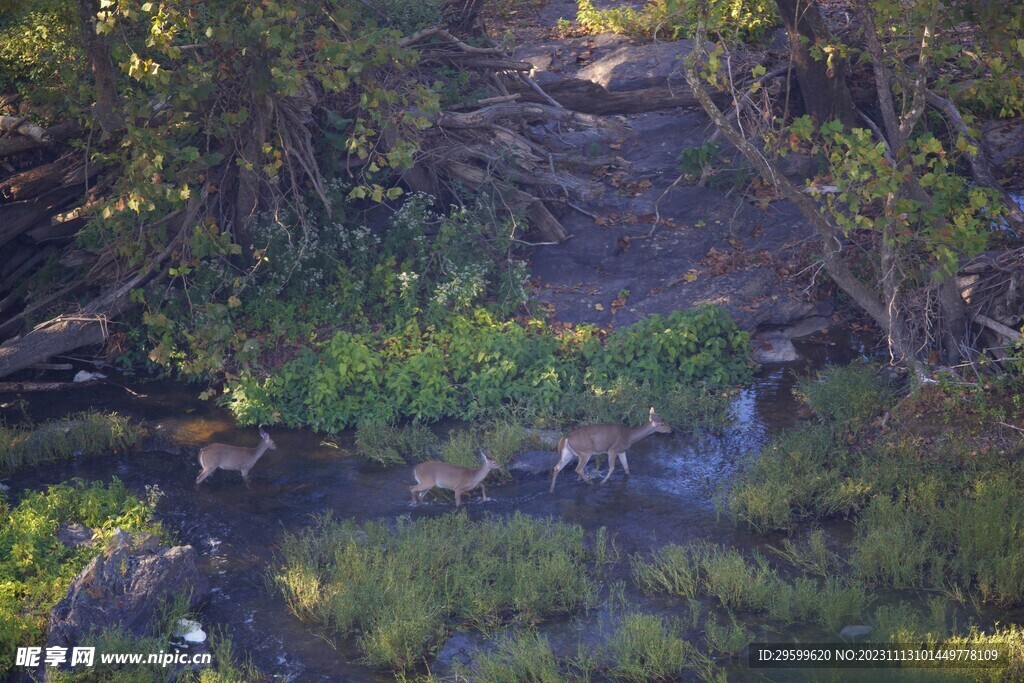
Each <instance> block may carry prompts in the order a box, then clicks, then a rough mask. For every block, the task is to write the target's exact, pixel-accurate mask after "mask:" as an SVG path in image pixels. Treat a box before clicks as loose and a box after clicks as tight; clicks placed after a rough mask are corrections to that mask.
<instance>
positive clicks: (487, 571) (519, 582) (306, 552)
mask: <svg viewBox="0 0 1024 683" xmlns="http://www.w3.org/2000/svg"><path fill="white" fill-rule="evenodd" d="M281 555H282V557H281V561H280V563H279V564H278V567H277V568H276V569H275V570H274V573H273V579H274V582H275V584H276V585H277V587H278V588H279V589H280V590H281V592H282V593H283V594H284V596H285V599H286V600H287V602H288V605H289V607H290V608H291V609H292V611H294V612H295V613H296V614H297V615H298V616H299V617H301V618H303V619H309V620H315V621H318V622H320V623H322V624H324V625H326V626H327V627H329V628H330V629H332V630H333V631H335V632H336V633H338V634H339V635H341V636H343V637H344V636H349V635H353V634H355V633H360V634H361V635H360V638H359V641H358V643H359V647H360V649H362V651H363V653H364V656H365V659H366V661H367V662H368V663H369V664H371V665H373V666H380V667H385V666H387V667H391V668H393V669H396V670H406V669H408V668H410V667H413V666H415V665H416V664H417V663H418V662H419V661H420V660H421V659H422V657H423V656H425V655H426V654H428V653H429V652H431V651H432V650H433V649H435V648H436V647H437V646H438V645H439V644H440V643H441V642H443V640H444V638H445V635H446V633H447V632H448V630H449V629H450V628H452V627H453V626H456V625H473V626H477V627H480V628H492V627H495V626H498V625H501V624H504V623H507V622H508V621H510V620H512V619H515V620H517V621H518V622H521V623H526V624H529V623H535V622H537V621H538V620H540V619H542V618H544V617H545V616H548V615H553V614H564V613H569V612H572V611H574V610H576V609H578V608H580V607H581V606H583V605H585V604H588V601H590V600H591V599H592V596H593V594H594V591H595V590H596V587H595V585H594V583H593V579H592V578H591V576H590V573H589V572H588V571H587V570H586V568H585V567H586V565H585V562H586V561H587V560H588V558H589V557H590V554H588V553H587V551H586V549H585V547H584V543H583V531H582V529H580V528H579V527H578V526H572V525H568V524H563V523H561V522H555V521H553V520H546V521H545V520H535V519H532V518H529V517H525V516H522V515H518V514H517V515H515V516H514V517H511V518H508V519H497V518H487V519H486V520H484V521H482V522H473V521H471V520H470V519H469V518H468V517H467V516H466V515H459V514H453V515H446V516H444V517H439V518H436V519H418V520H412V521H411V520H409V519H408V518H401V519H400V520H399V522H398V526H397V528H392V527H391V526H390V524H387V523H382V522H367V523H365V524H363V525H361V526H357V525H356V524H354V523H352V522H341V523H336V522H333V521H332V520H331V519H330V518H329V517H324V518H320V519H318V520H317V522H316V523H315V525H314V526H313V527H312V528H311V529H309V530H307V531H305V532H303V533H301V534H297V535H291V534H289V535H286V537H285V539H284V541H283V542H282V546H281ZM409 605H416V609H415V610H414V612H415V614H414V615H413V614H412V613H411V612H410V611H409ZM410 615H412V616H410Z"/></svg>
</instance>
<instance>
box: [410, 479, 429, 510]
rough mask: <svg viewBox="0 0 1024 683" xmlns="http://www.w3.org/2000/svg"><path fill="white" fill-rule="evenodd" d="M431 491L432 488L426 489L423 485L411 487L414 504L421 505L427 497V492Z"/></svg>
mask: <svg viewBox="0 0 1024 683" xmlns="http://www.w3.org/2000/svg"><path fill="white" fill-rule="evenodd" d="M429 490H430V488H429V487H427V488H425V487H424V486H423V484H416V485H415V486H410V487H409V493H411V494H412V504H413V505H419V504H420V503H422V502H423V496H425V495H427V491H429Z"/></svg>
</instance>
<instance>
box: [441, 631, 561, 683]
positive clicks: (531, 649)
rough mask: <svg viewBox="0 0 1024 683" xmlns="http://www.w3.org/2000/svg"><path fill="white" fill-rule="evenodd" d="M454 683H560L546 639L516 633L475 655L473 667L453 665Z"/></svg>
mask: <svg viewBox="0 0 1024 683" xmlns="http://www.w3.org/2000/svg"><path fill="white" fill-rule="evenodd" d="M454 675H455V681H456V683H464V682H467V681H472V682H473V683H562V681H565V680H566V677H565V676H563V675H562V672H561V671H560V670H559V667H558V661H557V660H556V659H555V654H554V653H553V652H552V651H551V644H550V643H548V639H547V638H545V637H544V636H542V635H541V634H540V633H537V632H536V631H533V630H530V631H524V632H517V633H513V634H512V635H509V636H508V637H506V638H503V639H501V640H500V641H498V644H497V647H496V648H495V649H494V650H493V651H492V652H489V653H486V654H481V653H477V656H476V657H474V659H473V665H472V666H467V665H465V664H463V663H462V662H456V664H455V671H454Z"/></svg>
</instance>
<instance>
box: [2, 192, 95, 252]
mask: <svg viewBox="0 0 1024 683" xmlns="http://www.w3.org/2000/svg"><path fill="white" fill-rule="evenodd" d="M82 190H83V188H82V187H73V188H65V189H62V190H59V191H56V192H50V193H48V194H46V195H45V196H41V197H34V198H32V199H26V200H24V201H20V202H11V203H9V204H7V205H6V206H2V207H0V226H2V227H0V247H3V246H4V245H5V244H7V243H8V242H10V241H12V240H14V239H16V238H17V237H18V236H20V235H21V234H22V233H25V232H28V231H29V230H33V229H35V228H38V227H42V226H47V225H49V218H50V217H51V216H54V215H56V214H58V213H60V212H61V211H64V210H65V209H67V208H68V206H70V205H71V204H73V203H74V202H75V201H76V200H77V199H79V198H80V197H82V195H83V191H82Z"/></svg>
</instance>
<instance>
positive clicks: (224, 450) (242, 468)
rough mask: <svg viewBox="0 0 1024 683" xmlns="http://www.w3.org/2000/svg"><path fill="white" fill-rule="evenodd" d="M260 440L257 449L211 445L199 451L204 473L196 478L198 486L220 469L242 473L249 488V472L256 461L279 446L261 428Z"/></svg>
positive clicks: (220, 444)
mask: <svg viewBox="0 0 1024 683" xmlns="http://www.w3.org/2000/svg"><path fill="white" fill-rule="evenodd" d="M260 438H261V439H262V441H261V442H260V445H259V446H256V447H255V448H243V447H242V446H229V445H227V444H223V443H211V444H210V445H209V446H206V447H204V448H203V449H202V450H201V451H199V464H200V465H201V466H202V468H203V471H202V472H200V473H199V476H198V477H196V486H199V485H200V484H202V483H203V481H204V480H205V479H206V478H207V477H208V476H210V475H211V474H213V473H214V472H216V471H217V470H218V469H222V470H234V471H236V472H241V473H242V480H243V481H244V482H245V485H246V486H249V470H251V469H252V468H253V466H254V465H255V464H256V461H257V460H259V459H260V458H261V457H263V454H264V453H266V452H267V449H270V450H274V449H276V448H277V445H276V444H275V443H274V440H273V439H271V438H270V435H269V434H267V433H266V432H265V431H263V427H260Z"/></svg>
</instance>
